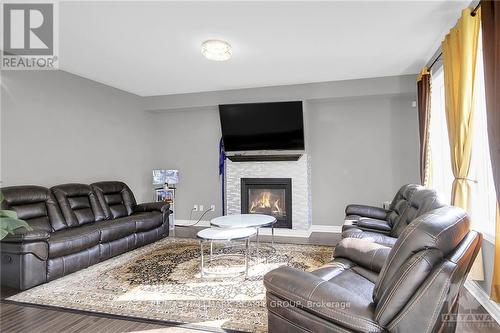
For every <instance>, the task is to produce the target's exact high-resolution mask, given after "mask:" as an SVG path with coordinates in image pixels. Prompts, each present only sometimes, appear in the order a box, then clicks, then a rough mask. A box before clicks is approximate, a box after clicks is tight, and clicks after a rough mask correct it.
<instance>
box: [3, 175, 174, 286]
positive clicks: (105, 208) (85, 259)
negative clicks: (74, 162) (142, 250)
mask: <svg viewBox="0 0 500 333" xmlns="http://www.w3.org/2000/svg"><path fill="white" fill-rule="evenodd" d="M2 192H3V194H4V196H5V201H4V202H3V203H2V209H12V210H14V211H16V212H17V213H18V217H19V218H21V219H23V220H25V221H26V222H27V223H28V224H29V225H30V226H31V227H32V228H33V230H32V231H27V230H26V229H24V228H22V229H17V230H16V231H15V235H9V236H7V237H6V238H5V239H4V240H2V242H1V248H2V285H5V286H9V287H13V288H16V289H21V290H24V289H28V288H31V287H33V286H35V285H38V284H41V283H44V282H47V281H51V280H54V279H56V278H59V277H61V276H64V275H66V274H69V273H72V272H75V271H77V270H80V269H83V268H86V267H89V266H90V265H93V264H96V263H98V262H100V261H103V260H105V259H108V258H110V257H113V256H116V255H118V254H121V253H124V252H126V251H129V250H132V249H134V248H137V247H139V246H142V245H145V244H148V243H151V242H154V241H156V240H158V239H160V238H162V237H165V236H166V235H168V215H169V214H170V210H169V205H168V204H165V203H162V202H157V203H147V204H140V205H137V204H136V201H135V198H134V196H133V193H132V191H131V190H130V188H129V187H128V186H127V185H126V184H124V183H122V182H100V183H95V184H92V185H86V184H64V185H58V186H54V187H52V188H51V189H50V190H49V189H46V188H44V187H39V186H15V187H8V188H4V189H2Z"/></svg>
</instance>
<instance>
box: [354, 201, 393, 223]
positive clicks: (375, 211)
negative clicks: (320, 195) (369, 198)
mask: <svg viewBox="0 0 500 333" xmlns="http://www.w3.org/2000/svg"><path fill="white" fill-rule="evenodd" d="M388 213H389V211H387V210H385V209H383V208H380V207H374V206H365V205H354V204H353V205H347V207H346V208H345V214H346V215H347V216H348V215H359V216H363V217H370V218H372V219H378V220H385V219H386V218H387V214H388Z"/></svg>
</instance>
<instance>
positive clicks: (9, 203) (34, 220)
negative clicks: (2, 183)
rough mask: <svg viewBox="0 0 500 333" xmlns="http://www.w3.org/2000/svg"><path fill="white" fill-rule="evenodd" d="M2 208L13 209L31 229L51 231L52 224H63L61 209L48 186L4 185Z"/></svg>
mask: <svg viewBox="0 0 500 333" xmlns="http://www.w3.org/2000/svg"><path fill="white" fill-rule="evenodd" d="M1 192H2V194H3V195H4V201H2V204H1V206H2V209H8V210H13V211H15V212H16V213H17V217H18V218H19V219H21V220H24V221H26V222H27V223H28V224H29V225H30V226H31V227H32V228H33V229H38V230H44V231H47V232H52V231H53V230H55V229H54V228H53V226H61V225H62V226H64V220H63V218H62V215H61V211H60V210H59V207H58V205H57V203H56V200H55V199H54V196H53V195H52V193H51V192H50V190H49V189H48V188H45V187H42V186H35V185H22V186H11V187H4V188H2V189H1Z"/></svg>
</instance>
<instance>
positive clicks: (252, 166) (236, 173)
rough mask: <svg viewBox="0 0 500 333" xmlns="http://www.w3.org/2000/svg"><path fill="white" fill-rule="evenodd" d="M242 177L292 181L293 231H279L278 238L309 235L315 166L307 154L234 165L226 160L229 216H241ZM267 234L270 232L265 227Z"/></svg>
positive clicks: (277, 230) (277, 232) (227, 208)
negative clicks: (312, 175)
mask: <svg viewBox="0 0 500 333" xmlns="http://www.w3.org/2000/svg"><path fill="white" fill-rule="evenodd" d="M241 178H291V179H292V229H283V228H277V229H275V232H276V234H277V235H284V236H285V235H286V236H300V237H303V236H309V234H310V232H311V230H310V229H311V224H312V212H311V207H312V205H311V165H310V158H309V156H308V155H307V154H304V155H302V157H301V158H300V159H299V160H298V161H283V162H281V161H280V162H231V161H230V160H227V161H226V186H225V191H226V193H225V195H226V214H227V215H232V214H240V213H241ZM262 233H263V234H267V233H270V230H269V229H268V228H263V230H262Z"/></svg>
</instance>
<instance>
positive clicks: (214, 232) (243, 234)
mask: <svg viewBox="0 0 500 333" xmlns="http://www.w3.org/2000/svg"><path fill="white" fill-rule="evenodd" d="M256 233H257V231H256V230H255V228H238V229H220V228H207V229H203V230H201V231H199V232H198V238H199V239H200V251H201V263H200V272H201V277H202V278H203V277H205V275H206V274H207V272H206V271H205V255H204V253H203V243H205V242H207V241H208V242H210V261H212V259H213V257H214V254H213V243H214V241H235V240H244V241H245V254H244V258H245V277H248V247H249V242H250V237H252V236H254V235H255V234H256ZM217 256H218V257H219V256H220V257H227V256H228V255H224V254H221V255H217ZM232 256H238V254H233V255H232ZM208 274H210V273H208Z"/></svg>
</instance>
